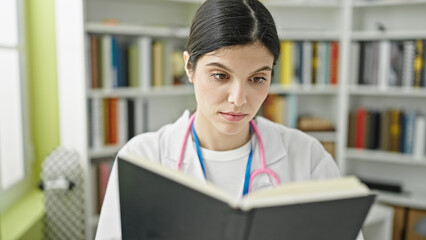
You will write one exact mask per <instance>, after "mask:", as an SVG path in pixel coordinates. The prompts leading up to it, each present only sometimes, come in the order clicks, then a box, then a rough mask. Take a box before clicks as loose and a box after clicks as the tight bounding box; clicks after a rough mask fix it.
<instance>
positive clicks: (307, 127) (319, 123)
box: [297, 115, 334, 132]
mask: <svg viewBox="0 0 426 240" xmlns="http://www.w3.org/2000/svg"><path fill="white" fill-rule="evenodd" d="M297 128H298V129H299V130H302V131H305V132H321V131H322V132H325V131H334V126H333V123H332V122H331V121H330V120H328V119H325V118H322V117H318V116H310V115H302V116H299V118H298V121H297Z"/></svg>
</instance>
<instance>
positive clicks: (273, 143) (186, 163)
mask: <svg viewBox="0 0 426 240" xmlns="http://www.w3.org/2000/svg"><path fill="white" fill-rule="evenodd" d="M190 117H191V113H190V112H189V110H186V111H185V112H184V113H183V115H182V116H181V117H180V118H179V119H178V120H177V121H176V122H175V123H174V124H172V125H171V127H170V129H168V131H169V132H168V133H167V134H165V135H164V136H165V139H164V144H165V145H163V146H167V149H166V151H165V157H166V158H167V159H170V160H172V161H173V162H175V166H177V162H178V158H179V154H180V150H181V146H182V143H183V137H184V136H185V131H186V129H187V127H188V124H189V118H190ZM256 124H257V127H258V128H259V131H260V134H261V136H262V139H263V144H264V146H265V161H266V165H267V166H268V165H271V164H273V163H275V162H277V161H279V160H283V159H284V157H285V156H286V155H287V151H286V148H285V146H284V142H283V137H282V136H281V134H282V131H280V130H279V128H278V125H276V124H275V123H272V122H271V121H269V120H267V119H265V118H263V117H256ZM252 141H253V160H252V171H254V170H256V169H258V168H259V167H260V154H259V152H260V151H259V147H258V143H257V138H256V137H255V135H254V134H253V137H252ZM192 168H194V169H199V171H191V170H192ZM182 170H183V171H186V170H188V171H191V175H193V176H194V177H197V178H199V179H203V180H204V181H205V179H204V175H203V172H202V169H201V165H200V162H199V161H198V156H197V153H196V148H195V145H194V141H193V140H192V136H191V134H189V136H188V139H187V143H186V148H185V156H184V159H183V165H182Z"/></svg>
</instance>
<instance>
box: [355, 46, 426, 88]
mask: <svg viewBox="0 0 426 240" xmlns="http://www.w3.org/2000/svg"><path fill="white" fill-rule="evenodd" d="M425 42H426V41H425V40H422V39H417V40H402V41H401V40H394V41H389V40H381V41H360V42H354V43H352V47H351V55H352V56H351V66H352V67H353V70H352V71H351V74H352V82H353V83H357V84H359V85H371V86H377V87H378V88H379V89H381V90H385V89H386V88H387V87H388V86H392V87H403V88H406V89H409V88H420V87H426V85H425V81H426V79H425V75H426V73H425V70H424V68H425V66H424V62H425V59H426V54H425V51H424V46H425ZM356 69H357V70H356ZM354 79H357V80H356V81H354Z"/></svg>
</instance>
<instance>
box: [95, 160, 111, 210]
mask: <svg viewBox="0 0 426 240" xmlns="http://www.w3.org/2000/svg"><path fill="white" fill-rule="evenodd" d="M110 173H111V163H109V162H101V163H99V165H98V212H100V211H101V208H102V204H103V201H104V197H105V193H106V188H107V185H108V179H109V175H110Z"/></svg>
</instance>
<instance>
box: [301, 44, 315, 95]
mask: <svg viewBox="0 0 426 240" xmlns="http://www.w3.org/2000/svg"><path fill="white" fill-rule="evenodd" d="M302 47H303V51H302V54H303V61H302V64H303V65H302V75H303V78H302V84H303V86H308V87H309V86H311V85H312V55H313V54H312V42H311V41H303V45H302Z"/></svg>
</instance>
